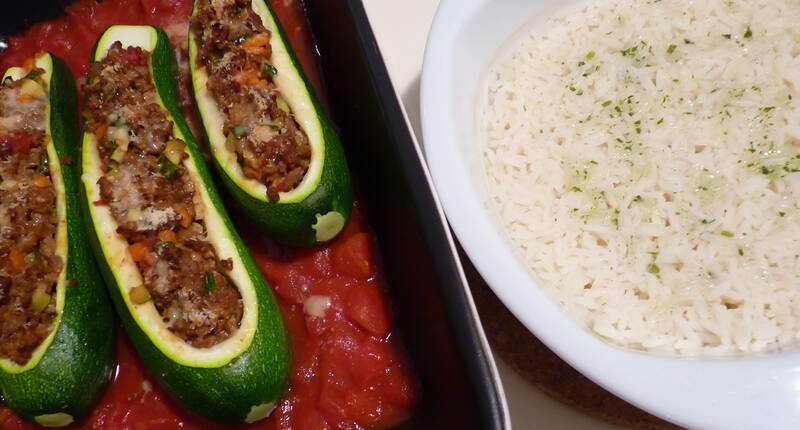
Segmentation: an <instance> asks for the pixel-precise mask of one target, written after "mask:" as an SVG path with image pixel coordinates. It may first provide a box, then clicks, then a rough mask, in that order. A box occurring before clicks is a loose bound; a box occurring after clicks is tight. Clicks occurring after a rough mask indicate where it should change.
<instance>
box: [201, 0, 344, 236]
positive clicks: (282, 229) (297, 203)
mask: <svg viewBox="0 0 800 430" xmlns="http://www.w3.org/2000/svg"><path fill="white" fill-rule="evenodd" d="M252 8H253V11H255V12H256V13H257V14H258V15H259V16H260V17H261V22H262V23H263V24H264V27H265V28H266V29H267V30H269V31H270V32H272V37H271V38H270V43H271V45H272V65H273V66H274V67H275V69H276V70H277V74H276V75H275V76H274V77H273V81H274V82H275V84H276V85H277V86H278V88H279V89H280V91H281V94H282V96H283V98H284V99H285V100H286V102H287V104H288V105H289V107H290V108H291V110H292V112H293V113H294V116H295V119H296V120H297V122H298V124H300V127H301V128H302V129H303V131H305V132H306V135H307V136H308V139H309V143H310V145H311V163H310V165H309V168H308V171H307V172H306V175H305V177H304V178H303V180H302V182H300V184H298V186H297V187H296V188H294V189H293V190H290V191H288V192H281V193H280V196H279V200H278V201H277V202H270V201H269V200H268V199H267V187H266V186H265V185H264V184H263V183H261V182H259V181H256V180H254V179H250V178H248V177H246V176H244V174H243V173H242V168H241V166H240V165H239V163H238V161H237V156H236V153H235V152H233V151H231V150H229V149H228V148H227V147H226V145H225V135H224V134H223V124H224V120H223V114H222V112H221V111H220V109H219V108H218V106H217V103H216V101H215V100H214V97H213V96H212V94H211V93H210V91H209V90H208V89H207V86H206V83H207V81H208V75H207V74H206V69H205V67H202V68H199V67H198V66H197V50H198V46H197V41H196V38H195V34H193V32H192V28H191V26H190V27H189V64H190V66H189V69H190V70H191V74H192V86H193V88H194V95H195V100H196V102H197V107H198V110H199V112H200V118H201V120H202V122H203V127H204V129H205V132H206V135H207V137H208V141H209V146H210V148H211V154H212V158H213V159H214V165H215V166H216V167H217V172H218V173H219V175H220V176H221V177H222V182H223V183H224V184H225V187H226V188H227V190H228V192H229V193H230V195H231V196H232V197H233V199H234V201H235V202H236V203H237V204H238V206H239V208H240V209H241V210H242V211H243V212H244V213H245V214H246V215H247V216H248V217H249V218H251V219H252V220H253V221H254V222H255V223H256V224H258V225H259V226H260V227H261V228H263V229H264V230H265V231H267V232H268V233H270V234H271V235H272V236H273V237H275V238H276V239H278V240H280V241H282V242H285V243H290V244H296V245H312V244H318V243H322V242H327V241H329V240H331V239H333V238H334V237H335V236H336V235H337V234H339V232H340V231H341V230H342V229H343V228H344V226H345V224H346V223H347V220H348V218H349V217H350V212H351V210H352V207H353V196H352V185H351V182H350V173H349V170H348V168H347V161H346V159H345V156H344V150H343V149H342V145H341V142H340V141H339V138H338V136H337V135H336V132H335V131H334V129H333V126H332V125H331V122H330V120H329V119H328V116H327V115H326V114H325V111H324V110H323V108H322V106H321V105H320V103H319V101H318V100H317V97H316V95H315V94H314V90H313V88H312V86H311V85H310V84H309V82H308V80H307V79H306V77H305V75H304V74H303V71H302V69H301V68H300V63H299V61H297V58H296V57H295V54H294V52H293V51H292V47H291V45H290V44H289V42H288V40H287V38H286V35H285V33H284V31H283V28H282V27H281V25H280V22H278V20H277V18H276V17H275V14H274V11H273V10H272V7H271V6H270V5H269V3H268V2H266V1H265V0H252ZM196 12H197V1H196V0H195V3H194V9H193V11H192V15H193V16H194V14H195V13H196Z"/></svg>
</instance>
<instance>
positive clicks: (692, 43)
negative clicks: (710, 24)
mask: <svg viewBox="0 0 800 430" xmlns="http://www.w3.org/2000/svg"><path fill="white" fill-rule="evenodd" d="M683 43H685V44H687V45H694V42H692V41H691V40H689V39H683Z"/></svg>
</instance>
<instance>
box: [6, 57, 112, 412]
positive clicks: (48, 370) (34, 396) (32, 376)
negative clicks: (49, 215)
mask: <svg viewBox="0 0 800 430" xmlns="http://www.w3.org/2000/svg"><path fill="white" fill-rule="evenodd" d="M34 67H35V70H36V71H35V72H34V74H39V79H40V81H41V83H42V84H43V87H44V88H43V89H44V90H45V91H46V100H47V102H46V105H45V124H46V125H45V129H46V130H45V131H46V134H47V135H48V137H49V139H48V140H49V142H48V143H47V148H46V154H47V155H46V157H45V156H42V161H41V162H40V167H39V171H40V172H41V173H45V172H47V173H48V174H49V177H50V180H51V181H52V184H53V186H54V188H55V190H56V213H57V215H58V216H57V217H58V226H57V229H56V254H57V255H60V256H61V257H62V259H63V260H64V264H63V266H62V271H61V273H60V275H59V278H58V281H57V284H56V292H55V294H54V295H53V298H54V299H55V300H56V303H55V305H56V306H55V307H56V311H57V314H56V317H55V319H54V320H53V323H52V325H51V328H50V332H49V334H48V336H47V337H46V338H45V339H44V341H42V342H41V343H40V344H39V346H38V347H37V348H36V349H35V350H34V351H33V354H32V356H31V358H30V359H29V360H27V361H26V362H25V363H24V364H20V363H16V362H13V361H11V360H8V359H0V388H2V394H3V398H4V399H5V402H6V403H7V404H8V405H9V406H10V407H11V408H12V409H13V410H14V411H15V412H16V413H17V414H18V415H19V416H21V417H22V418H24V419H27V420H30V421H34V422H37V423H39V424H41V425H44V426H48V427H59V426H64V425H67V424H70V423H72V422H73V421H77V420H80V419H81V418H82V417H84V416H85V415H86V414H87V413H89V412H90V411H91V408H92V407H93V406H94V404H95V402H96V401H97V399H98V397H99V396H100V394H101V393H102V391H103V389H104V388H105V386H106V385H107V383H108V382H109V380H110V377H111V376H112V373H111V370H112V359H113V357H112V355H113V347H114V325H113V324H114V321H113V316H112V314H111V310H110V307H109V304H108V299H107V296H106V293H105V291H104V288H103V286H102V281H101V279H100V276H99V274H98V273H97V269H96V267H95V263H94V261H93V259H92V257H91V251H90V250H89V249H88V245H87V244H88V239H87V235H86V229H85V225H84V220H83V217H82V215H81V208H80V199H79V197H78V190H79V185H78V177H77V172H76V168H75V166H73V164H72V160H73V158H74V156H75V154H74V148H75V147H76V146H77V141H78V132H77V128H76V125H77V120H76V118H75V105H76V104H75V84H74V80H73V78H72V74H71V73H70V71H69V69H68V67H67V66H66V64H65V63H64V62H63V61H62V60H60V59H58V58H57V57H55V56H52V55H50V54H41V55H39V56H37V57H36V58H35V61H34ZM28 72H29V71H27V70H24V69H22V68H18V67H15V68H11V69H9V70H8V71H6V73H5V75H4V77H3V81H4V82H7V81H6V79H9V78H10V79H14V80H19V79H24V78H25V77H26V76H27V77H31V76H32V75H29V74H28ZM45 161H46V162H45Z"/></svg>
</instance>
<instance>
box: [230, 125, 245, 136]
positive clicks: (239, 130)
mask: <svg viewBox="0 0 800 430" xmlns="http://www.w3.org/2000/svg"><path fill="white" fill-rule="evenodd" d="M231 133H233V137H235V138H237V139H241V138H243V137H245V136H247V127H245V126H243V125H241V124H240V125H237V126H235V127H233V128H232V129H231Z"/></svg>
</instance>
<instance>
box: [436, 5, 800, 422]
mask: <svg viewBox="0 0 800 430" xmlns="http://www.w3.org/2000/svg"><path fill="white" fill-rule="evenodd" d="M575 4H577V2H576V1H575V0H570V1H568V2H559V1H556V0H443V1H442V3H441V5H440V7H439V10H438V12H437V15H436V18H435V20H434V23H433V27H432V29H431V32H430V35H429V39H428V47H427V51H426V54H425V62H424V66H423V73H422V85H421V87H422V95H421V103H422V126H423V136H424V140H425V150H426V155H427V160H428V164H429V165H430V168H431V172H432V176H433V180H434V183H435V185H436V188H437V191H438V193H439V196H440V198H441V201H442V203H443V205H444V209H445V212H446V214H447V217H448V219H449V221H450V223H451V225H452V227H453V229H454V231H455V233H456V235H457V236H458V239H459V240H460V242H461V244H462V245H463V246H464V248H465V250H466V252H467V254H468V255H469V257H470V259H471V260H472V261H473V263H474V264H475V266H476V267H477V269H478V270H479V271H480V273H481V275H482V276H483V277H484V279H486V281H487V282H488V284H489V285H490V286H491V287H492V289H493V290H494V292H495V294H497V296H498V297H500V299H501V300H502V301H503V302H504V303H505V305H506V306H507V307H508V308H509V309H510V310H511V311H512V312H513V313H514V315H516V317H517V318H518V319H519V320H520V321H522V322H523V324H525V326H526V327H527V328H528V329H529V330H531V332H533V333H534V334H535V335H536V336H537V337H538V338H539V339H541V340H542V341H543V342H544V343H546V344H547V345H548V346H549V347H550V348H551V349H552V350H553V351H555V352H556V353H557V354H558V355H559V356H561V357H562V358H563V359H564V360H566V361H567V362H569V363H570V364H571V365H572V366H574V367H575V368H576V369H578V370H579V371H581V372H582V373H584V374H585V375H587V376H588V377H589V378H591V379H592V380H594V381H595V382H597V383H598V384H600V385H602V386H603V387H605V388H606V389H608V390H609V391H611V392H613V393H615V394H617V395H619V396H620V397H622V398H624V399H625V400H627V401H629V402H631V403H633V404H635V405H637V406H639V407H641V408H643V409H645V410H647V411H649V412H651V413H653V414H655V415H658V416H660V417H662V418H664V419H667V420H669V421H672V422H674V423H676V424H679V425H682V426H685V427H689V428H702V429H725V430H733V429H767V428H769V429H796V428H800V351H798V350H790V351H785V352H778V353H772V354H766V355H762V356H752V357H742V358H726V359H719V358H713V359H712V358H709V359H703V358H672V357H664V356H656V355H651V354H647V353H642V352H636V351H629V350H624V349H621V348H618V347H615V346H612V345H610V344H608V343H606V342H604V341H602V340H601V339H600V338H598V337H596V336H595V335H593V334H591V333H590V332H589V331H587V330H586V329H584V328H583V327H581V326H580V325H579V324H578V323H576V322H575V321H573V320H572V319H571V318H570V317H569V316H567V314H566V313H564V312H563V311H562V310H561V309H560V307H559V306H558V305H557V303H555V302H554V301H553V300H552V299H551V298H550V297H549V296H548V295H547V294H546V293H545V292H544V290H543V289H541V288H540V287H539V285H538V284H537V281H536V279H535V277H533V276H531V275H530V272H529V271H528V269H527V268H526V266H525V265H524V264H523V262H522V261H521V260H520V259H519V258H518V257H517V255H516V251H515V249H514V248H513V245H512V244H510V243H509V242H507V241H506V240H505V238H504V233H503V227H502V225H501V224H500V222H499V221H498V220H497V219H495V217H494V216H493V213H492V211H493V209H492V205H491V202H490V199H489V193H488V191H487V187H486V184H485V177H484V171H483V165H482V160H481V150H480V146H481V142H480V141H479V137H478V123H479V122H478V117H477V114H478V106H479V104H480V103H482V101H483V97H484V93H485V91H486V88H487V87H486V83H485V78H486V74H487V72H488V70H489V68H490V66H491V65H492V64H493V63H494V62H495V60H496V59H497V58H498V57H499V56H501V55H503V54H504V53H505V51H506V50H507V49H508V47H509V45H510V44H511V43H512V42H514V41H515V40H517V39H518V38H519V36H522V35H524V34H525V33H526V32H528V31H529V30H530V29H531V28H532V26H535V25H536V24H537V23H540V22H544V20H545V19H546V18H548V17H549V16H551V15H552V14H553V13H554V12H556V11H559V10H561V9H562V8H563V7H569V6H570V5H575Z"/></svg>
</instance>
